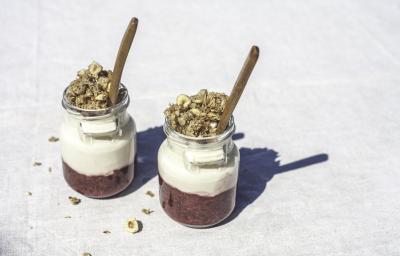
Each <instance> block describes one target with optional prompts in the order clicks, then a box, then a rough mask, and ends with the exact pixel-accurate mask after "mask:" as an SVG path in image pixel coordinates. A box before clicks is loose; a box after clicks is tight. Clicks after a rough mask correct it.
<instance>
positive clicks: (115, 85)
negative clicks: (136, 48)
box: [110, 17, 139, 106]
mask: <svg viewBox="0 0 400 256" xmlns="http://www.w3.org/2000/svg"><path fill="white" fill-rule="evenodd" d="M138 23H139V20H138V19H137V18H135V17H133V18H132V19H131V21H130V22H129V24H128V27H127V28H126V31H125V34H124V37H123V38H122V41H121V44H120V46H119V50H118V55H117V59H116V60H115V64H114V70H113V74H112V79H111V87H110V101H111V104H112V105H113V106H114V105H115V104H117V100H118V91H119V84H120V82H121V76H122V71H123V70H124V66H125V61H126V58H127V57H128V53H129V49H130V48H131V45H132V41H133V38H134V37H135V34H136V29H137V26H138Z"/></svg>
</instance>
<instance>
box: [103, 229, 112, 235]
mask: <svg viewBox="0 0 400 256" xmlns="http://www.w3.org/2000/svg"><path fill="white" fill-rule="evenodd" d="M103 234H111V231H109V230H104V231H103Z"/></svg>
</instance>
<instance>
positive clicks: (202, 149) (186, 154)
mask: <svg viewBox="0 0 400 256" xmlns="http://www.w3.org/2000/svg"><path fill="white" fill-rule="evenodd" d="M227 99H228V96H227V95H225V94H223V93H216V92H208V91H207V90H205V89H203V90H201V91H200V92H199V93H198V94H196V95H193V96H187V95H184V94H181V95H179V96H178V97H177V98H176V102H175V104H171V105H170V106H169V107H168V108H167V109H166V110H165V112H164V114H165V116H166V118H165V124H164V132H165V134H166V135H167V138H166V140H165V141H164V142H163V143H162V144H161V146H160V149H159V152H158V172H159V185H160V191H159V193H160V203H161V206H162V208H163V209H164V211H165V212H166V213H167V215H169V216H170V217H171V218H172V219H173V220H175V221H177V222H179V223H181V224H183V225H186V226H190V227H199V228H201V227H208V226H213V225H215V224H217V223H219V222H221V221H222V220H224V219H225V218H226V217H228V216H229V215H230V214H231V212H232V211H233V209H234V206H235V197H236V184H237V178H238V167H239V151H238V149H237V147H236V146H235V144H234V143H233V141H232V135H233V133H234V131H235V124H234V121H233V118H230V121H229V123H228V125H227V126H226V129H225V130H224V131H222V133H217V126H218V123H219V121H220V119H221V116H222V114H223V112H224V108H225V105H226V102H227Z"/></svg>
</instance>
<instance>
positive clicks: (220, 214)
mask: <svg viewBox="0 0 400 256" xmlns="http://www.w3.org/2000/svg"><path fill="white" fill-rule="evenodd" d="M158 180H159V184H160V191H159V193H160V202H161V206H162V208H163V209H164V211H165V212H166V213H167V214H168V216H169V217H171V218H172V219H173V220H175V221H177V222H179V223H181V224H183V225H186V226H189V227H198V228H201V227H210V226H213V225H215V224H218V223H219V222H221V221H222V220H224V219H225V218H226V217H228V216H229V215H230V214H231V212H232V211H233V208H234V207H235V197H236V186H235V187H233V188H231V189H229V190H226V191H224V192H222V193H220V194H218V195H216V196H212V197H211V196H199V195H196V194H191V193H185V192H182V191H180V190H179V189H177V188H174V187H173V186H171V185H169V184H167V183H166V182H165V181H164V180H163V179H162V178H161V176H160V175H158Z"/></svg>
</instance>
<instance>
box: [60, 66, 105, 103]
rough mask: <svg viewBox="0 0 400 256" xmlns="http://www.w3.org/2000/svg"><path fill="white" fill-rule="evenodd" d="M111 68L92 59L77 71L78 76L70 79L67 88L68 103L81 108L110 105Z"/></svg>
mask: <svg viewBox="0 0 400 256" xmlns="http://www.w3.org/2000/svg"><path fill="white" fill-rule="evenodd" d="M111 77H112V71H111V70H108V71H107V70H103V67H102V66H101V65H100V64H98V63H97V62H95V61H93V62H92V64H90V65H89V66H88V68H87V69H82V70H80V71H78V77H77V78H76V79H75V80H74V81H72V82H71V83H70V85H69V87H68V90H67V95H66V96H67V100H68V102H69V103H70V104H72V105H74V106H76V107H79V108H82V109H105V108H108V107H110V106H111V101H110V99H109V92H110V86H111Z"/></svg>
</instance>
